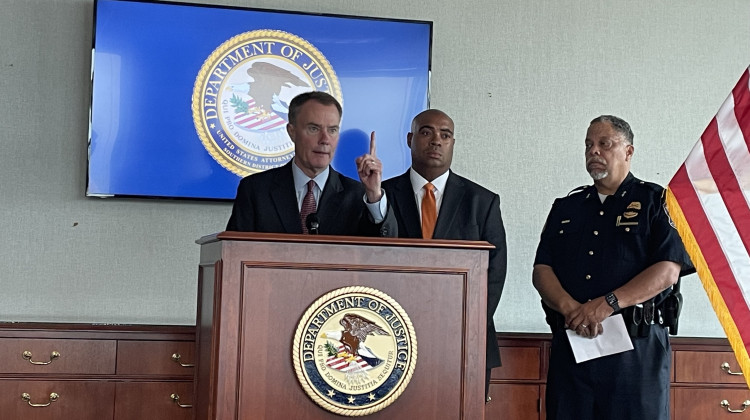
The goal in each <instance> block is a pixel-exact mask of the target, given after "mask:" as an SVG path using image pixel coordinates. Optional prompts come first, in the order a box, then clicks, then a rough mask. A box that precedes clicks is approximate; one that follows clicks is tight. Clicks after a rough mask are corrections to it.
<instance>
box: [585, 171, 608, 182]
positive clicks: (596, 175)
mask: <svg viewBox="0 0 750 420" xmlns="http://www.w3.org/2000/svg"><path fill="white" fill-rule="evenodd" d="M589 175H590V176H591V179H593V180H594V181H599V180H602V179H604V178H606V177H607V175H609V172H607V170H606V169H604V170H592V171H590V172H589Z"/></svg>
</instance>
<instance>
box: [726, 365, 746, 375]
mask: <svg viewBox="0 0 750 420" xmlns="http://www.w3.org/2000/svg"><path fill="white" fill-rule="evenodd" d="M721 370H723V371H724V372H726V373H728V374H730V375H742V372H732V368H730V367H729V363H728V362H724V363H722V364H721Z"/></svg>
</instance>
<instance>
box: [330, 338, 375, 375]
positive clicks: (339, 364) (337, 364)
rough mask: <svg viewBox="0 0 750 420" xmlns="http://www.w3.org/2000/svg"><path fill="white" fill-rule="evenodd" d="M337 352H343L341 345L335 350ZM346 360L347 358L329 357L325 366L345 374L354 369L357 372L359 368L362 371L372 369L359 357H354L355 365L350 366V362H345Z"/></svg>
mask: <svg viewBox="0 0 750 420" xmlns="http://www.w3.org/2000/svg"><path fill="white" fill-rule="evenodd" d="M337 350H338V352H339V353H341V352H343V351H345V348H344V346H343V345H341V346H339V347H338V348H337ZM347 355H348V353H347ZM346 359H347V357H338V356H329V357H328V358H327V359H326V365H327V366H328V367H331V368H333V369H336V370H340V371H342V372H347V371H350V370H354V369H357V370H359V368H361V369H362V370H370V369H372V367H371V366H370V365H369V364H368V363H367V362H366V361H364V360H362V358H361V357H359V356H356V358H355V359H354V360H353V361H354V362H355V363H356V364H355V365H351V364H350V362H347V361H346ZM357 365H359V368H357V367H356V366H357Z"/></svg>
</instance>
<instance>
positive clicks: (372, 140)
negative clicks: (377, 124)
mask: <svg viewBox="0 0 750 420" xmlns="http://www.w3.org/2000/svg"><path fill="white" fill-rule="evenodd" d="M370 154H371V155H373V156H375V132H374V131H373V132H371V133H370Z"/></svg>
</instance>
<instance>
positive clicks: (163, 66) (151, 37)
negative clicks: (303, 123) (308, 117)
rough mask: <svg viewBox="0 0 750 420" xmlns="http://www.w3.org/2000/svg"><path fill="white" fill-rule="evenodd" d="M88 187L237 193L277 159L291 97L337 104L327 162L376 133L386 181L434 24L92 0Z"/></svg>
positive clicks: (420, 92) (282, 151) (166, 194)
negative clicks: (319, 94) (314, 95)
mask: <svg viewBox="0 0 750 420" xmlns="http://www.w3.org/2000/svg"><path fill="white" fill-rule="evenodd" d="M94 10H95V11H94V15H95V16H94V41H93V56H92V97H91V110H90V124H89V127H90V130H89V144H88V178H87V187H86V195H87V196H96V197H115V196H124V197H161V198H185V199H213V200H229V199H233V198H234V196H235V194H236V189H237V184H238V183H239V180H240V179H241V178H242V177H244V176H246V175H249V174H251V173H255V172H259V171H263V170H265V169H268V168H272V167H276V166H280V165H283V164H284V163H286V162H288V161H289V160H290V159H291V158H292V156H293V154H294V150H293V145H292V143H291V141H290V139H289V137H288V135H287V133H286V127H285V126H286V123H287V120H286V118H287V114H286V112H287V111H288V110H287V106H288V104H289V101H290V100H291V98H292V97H294V96H295V95H297V94H299V93H302V92H305V91H310V90H321V91H325V92H328V93H330V94H332V95H333V96H334V97H336V98H337V99H339V101H340V102H341V103H342V105H343V108H344V112H343V119H342V122H341V135H340V140H339V146H338V149H337V151H336V155H335V157H334V160H333V163H332V165H333V167H334V168H335V169H336V170H338V171H340V172H342V173H343V174H345V175H347V176H350V177H352V178H354V179H357V174H356V169H355V166H354V159H355V157H356V156H359V155H361V154H363V153H365V152H366V151H367V150H368V145H369V133H370V132H371V131H375V132H376V139H377V153H378V157H379V158H380V159H381V160H382V161H383V165H384V174H383V175H384V179H385V178H390V177H392V176H395V175H398V174H400V173H402V172H403V171H405V170H406V169H407V168H408V167H409V165H410V153H409V149H408V147H407V146H406V133H407V132H408V131H409V128H410V124H411V119H412V118H413V116H414V115H416V114H417V113H419V112H420V111H422V110H424V109H426V108H427V106H428V100H429V80H430V53H431V50H430V48H431V40H432V23H431V22H426V21H414V20H399V19H381V18H373V17H353V16H339V15H321V14H306V13H296V12H286V11H269V10H258V9H249V8H237V7H220V6H210V5H203V4H185V3H169V2H149V1H138V0H98V1H96V3H95V9H94Z"/></svg>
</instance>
